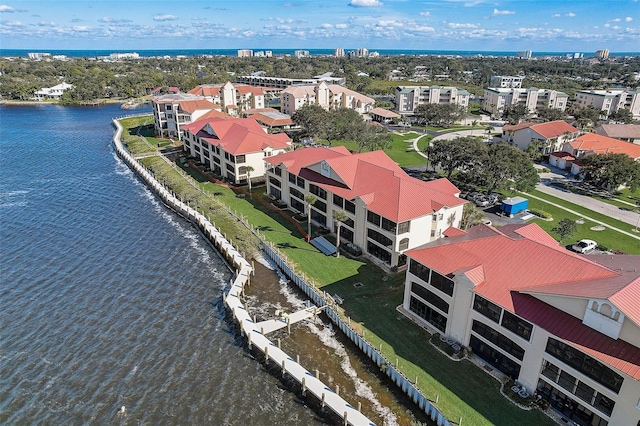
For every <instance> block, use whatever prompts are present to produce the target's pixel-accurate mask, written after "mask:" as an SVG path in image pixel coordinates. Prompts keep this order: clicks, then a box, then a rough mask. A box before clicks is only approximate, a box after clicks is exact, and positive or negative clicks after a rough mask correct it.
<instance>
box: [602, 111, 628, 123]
mask: <svg viewBox="0 0 640 426" xmlns="http://www.w3.org/2000/svg"><path fill="white" fill-rule="evenodd" d="M608 118H609V120H611V121H615V122H618V123H623V124H630V123H631V122H633V113H632V112H631V110H630V109H628V108H622V109H619V110H617V111H613V112H612V113H611V114H609V117H608Z"/></svg>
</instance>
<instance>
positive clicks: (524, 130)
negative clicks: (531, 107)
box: [502, 120, 580, 155]
mask: <svg viewBox="0 0 640 426" xmlns="http://www.w3.org/2000/svg"><path fill="white" fill-rule="evenodd" d="M579 135H580V131H579V130H578V129H576V128H575V127H573V126H572V125H571V124H569V123H567V122H566V121H562V120H557V121H549V122H546V123H531V122H522V123H518V124H515V125H511V124H506V125H504V126H503V127H502V140H503V141H505V142H507V143H508V144H510V145H515V146H517V147H518V148H520V149H522V150H525V151H526V150H527V148H529V145H531V144H532V143H535V142H542V143H541V153H542V154H543V155H549V154H551V153H552V152H556V151H558V150H560V149H561V147H562V145H563V144H565V143H566V142H569V141H572V140H574V139H575V138H577V137H578V136H579Z"/></svg>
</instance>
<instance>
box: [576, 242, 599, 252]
mask: <svg viewBox="0 0 640 426" xmlns="http://www.w3.org/2000/svg"><path fill="white" fill-rule="evenodd" d="M596 247H598V243H596V242H595V241H593V240H580V241H578V242H577V243H575V244H574V245H572V246H571V248H572V249H573V251H576V252H578V253H582V254H584V253H588V252H590V251H591V250H593V249H595V248H596Z"/></svg>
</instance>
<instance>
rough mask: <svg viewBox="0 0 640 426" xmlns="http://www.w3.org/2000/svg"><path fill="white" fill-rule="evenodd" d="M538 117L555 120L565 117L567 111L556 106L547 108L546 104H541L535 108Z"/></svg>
mask: <svg viewBox="0 0 640 426" xmlns="http://www.w3.org/2000/svg"><path fill="white" fill-rule="evenodd" d="M537 113H538V118H541V119H543V120H544V121H557V120H564V119H566V118H567V113H565V112H564V111H561V110H559V109H556V108H549V107H548V106H546V105H543V106H541V107H540V108H538V110H537Z"/></svg>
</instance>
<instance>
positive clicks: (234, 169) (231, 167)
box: [227, 164, 236, 172]
mask: <svg viewBox="0 0 640 426" xmlns="http://www.w3.org/2000/svg"><path fill="white" fill-rule="evenodd" d="M227 170H228V171H230V172H235V171H236V168H235V166H234V165H233V164H227Z"/></svg>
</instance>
